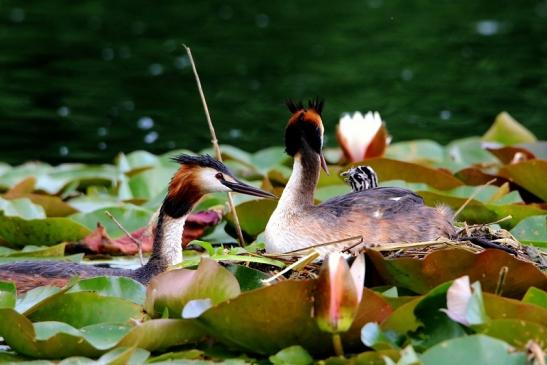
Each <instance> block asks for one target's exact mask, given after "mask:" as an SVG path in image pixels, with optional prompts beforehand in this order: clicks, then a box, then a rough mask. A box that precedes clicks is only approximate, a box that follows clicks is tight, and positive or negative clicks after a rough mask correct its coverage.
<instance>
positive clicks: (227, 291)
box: [144, 258, 241, 318]
mask: <svg viewBox="0 0 547 365" xmlns="http://www.w3.org/2000/svg"><path fill="white" fill-rule="evenodd" d="M239 293H241V290H240V288H239V283H238V282H237V279H236V278H235V277H234V276H233V275H232V274H231V273H230V272H229V271H228V270H226V269H225V268H223V267H222V266H220V265H219V264H218V263H217V262H215V261H213V260H210V259H207V258H202V260H201V263H200V265H199V267H198V269H197V270H188V269H178V270H172V271H167V272H164V273H162V274H159V275H157V276H156V277H154V278H153V279H152V281H150V284H149V285H148V288H147V292H146V301H145V305H144V307H145V310H146V312H148V313H149V314H150V315H152V316H153V315H155V316H159V315H162V314H163V313H164V312H165V313H168V314H169V316H170V317H171V318H180V316H181V313H182V309H183V308H184V307H185V305H186V304H187V303H188V302H190V301H191V300H195V299H210V300H211V302H212V304H218V303H220V302H223V301H225V300H228V299H232V298H234V297H237V296H238V295H239Z"/></svg>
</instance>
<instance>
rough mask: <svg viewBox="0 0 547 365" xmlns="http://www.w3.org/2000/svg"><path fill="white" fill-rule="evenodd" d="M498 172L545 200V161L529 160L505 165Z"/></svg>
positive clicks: (546, 176)
mask: <svg viewBox="0 0 547 365" xmlns="http://www.w3.org/2000/svg"><path fill="white" fill-rule="evenodd" d="M499 174H500V175H501V176H503V177H506V178H507V179H509V180H511V181H514V182H515V183H517V184H518V185H520V186H522V187H523V188H524V189H526V190H528V191H529V192H531V193H532V194H534V195H536V196H537V197H539V198H541V199H543V201H547V184H545V181H547V161H544V160H530V161H524V162H520V163H516V164H511V165H505V166H503V167H502V168H501V169H500V170H499Z"/></svg>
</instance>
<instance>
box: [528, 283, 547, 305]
mask: <svg viewBox="0 0 547 365" xmlns="http://www.w3.org/2000/svg"><path fill="white" fill-rule="evenodd" d="M522 302H523V303H527V304H535V305H537V306H540V307H542V308H544V309H547V292H545V291H544V290H541V289H538V288H534V287H531V288H530V289H528V291H527V292H526V294H524V297H523V298H522Z"/></svg>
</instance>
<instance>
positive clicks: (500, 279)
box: [494, 266, 509, 296]
mask: <svg viewBox="0 0 547 365" xmlns="http://www.w3.org/2000/svg"><path fill="white" fill-rule="evenodd" d="M508 272H509V268H508V267H507V266H503V267H502V268H501V269H500V272H499V274H498V282H497V284H496V291H495V292H494V293H495V294H496V295H500V296H501V294H502V293H503V286H504V285H505V279H507V273H508Z"/></svg>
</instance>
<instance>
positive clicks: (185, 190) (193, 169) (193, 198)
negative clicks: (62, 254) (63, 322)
mask: <svg viewBox="0 0 547 365" xmlns="http://www.w3.org/2000/svg"><path fill="white" fill-rule="evenodd" d="M173 160H174V161H176V162H178V163H179V164H180V168H179V169H178V171H177V172H176V173H175V175H174V176H173V178H172V179H171V182H170V183H169V187H168V191H167V196H166V197H165V199H164V201H163V204H162V206H161V208H160V211H159V215H158V219H157V226H156V231H155V232H156V233H155V236H154V245H153V248H152V254H151V256H150V259H149V260H148V262H147V263H146V265H144V266H142V267H141V268H138V269H136V270H128V269H115V268H103V267H97V266H92V265H83V264H76V263H67V262H58V261H21V262H15V263H11V264H4V265H0V280H7V281H13V282H15V284H16V287H17V291H18V292H19V293H23V292H26V291H28V290H30V289H32V288H34V287H37V286H42V285H55V286H63V285H65V284H66V283H67V282H68V280H69V279H70V278H71V277H72V276H79V277H81V278H90V277H95V276H104V275H109V276H127V277H130V278H133V279H135V280H137V281H139V282H141V283H142V284H147V283H148V282H149V281H150V279H151V278H152V277H153V276H155V275H157V274H159V273H161V272H163V271H165V270H166V269H167V267H169V266H171V265H176V264H179V263H181V262H182V232H183V230H184V223H185V221H186V218H187V216H188V215H189V214H190V211H191V210H192V208H193V207H194V206H195V205H196V203H197V202H198V201H199V200H200V199H201V197H203V196H204V195H205V194H207V193H212V192H219V191H220V192H231V191H234V192H239V193H243V194H248V195H254V196H258V197H263V198H275V196H274V195H272V194H270V193H268V192H265V191H262V190H260V189H257V188H255V187H253V186H250V185H247V184H245V183H243V182H241V181H238V180H237V179H236V178H235V177H234V175H233V174H232V173H231V172H230V171H229V170H228V169H227V168H226V166H225V165H224V164H222V163H221V162H219V161H217V160H215V159H213V158H212V157H210V156H206V155H204V156H189V155H180V156H177V157H174V158H173Z"/></svg>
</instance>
